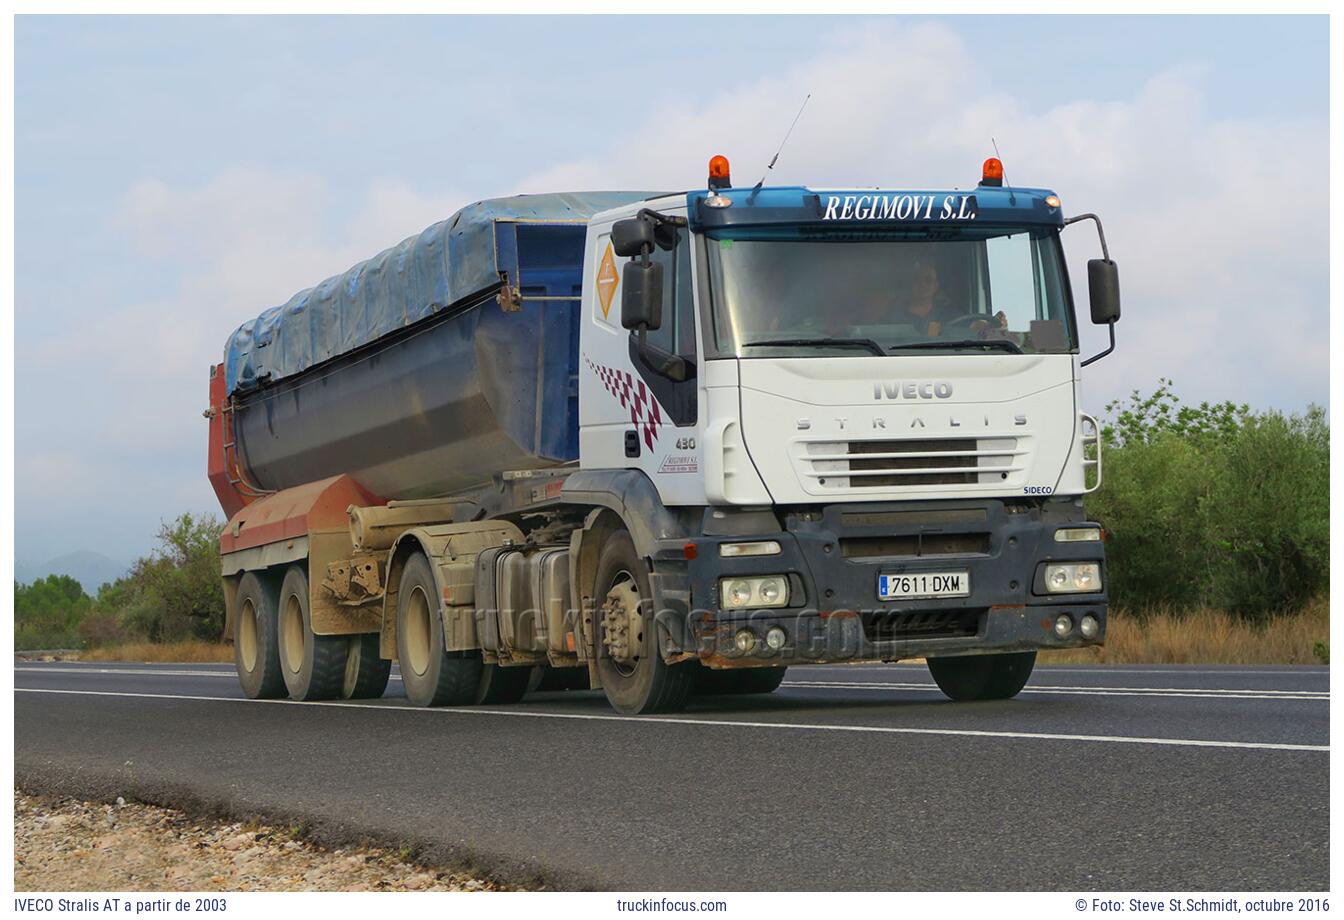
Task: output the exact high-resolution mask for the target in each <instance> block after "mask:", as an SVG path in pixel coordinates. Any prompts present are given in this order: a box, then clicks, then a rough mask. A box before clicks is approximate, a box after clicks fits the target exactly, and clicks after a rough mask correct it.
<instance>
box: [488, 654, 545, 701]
mask: <svg viewBox="0 0 1344 920" xmlns="http://www.w3.org/2000/svg"><path fill="white" fill-rule="evenodd" d="M476 654H477V655H479V654H480V652H476ZM531 679H532V669H531V668H526V667H512V668H501V667H500V666H499V665H497V664H482V665H481V682H480V683H479V684H477V686H476V699H475V702H477V703H516V702H518V701H519V700H521V699H522V698H523V694H524V693H526V692H527V684H528V681H530V680H531Z"/></svg>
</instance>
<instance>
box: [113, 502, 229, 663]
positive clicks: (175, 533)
mask: <svg viewBox="0 0 1344 920" xmlns="http://www.w3.org/2000/svg"><path fill="white" fill-rule="evenodd" d="M220 526H221V525H220V523H219V519H218V518H216V517H215V516H214V515H212V514H206V515H201V516H196V515H192V514H183V515H181V516H179V517H178V518H177V519H176V520H175V521H173V522H172V523H171V524H164V525H163V526H162V528H161V529H160V530H159V548H158V550H157V551H156V552H154V553H153V554H151V555H149V556H146V557H144V558H142V559H138V560H136V563H135V565H133V566H132V567H131V571H130V573H129V574H127V575H126V576H125V577H123V578H119V579H117V580H116V581H115V582H113V583H111V584H107V585H103V587H102V589H101V590H99V592H98V597H97V598H96V599H95V601H94V607H95V608H96V609H97V610H98V611H100V612H102V613H106V614H111V615H112V616H113V617H115V619H116V626H117V631H116V632H117V634H118V638H137V639H145V640H147V641H149V642H176V641H180V640H182V639H206V640H209V641H212V642H213V641H216V640H218V639H219V636H220V633H221V632H223V629H224V590H223V588H222V586H221V584H220V567H219V530H220Z"/></svg>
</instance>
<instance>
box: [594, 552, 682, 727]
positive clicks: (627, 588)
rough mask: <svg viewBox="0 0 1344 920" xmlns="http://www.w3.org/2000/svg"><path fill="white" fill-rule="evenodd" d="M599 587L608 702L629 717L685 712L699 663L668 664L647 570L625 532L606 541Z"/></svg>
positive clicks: (600, 662) (601, 663) (601, 667)
mask: <svg viewBox="0 0 1344 920" xmlns="http://www.w3.org/2000/svg"><path fill="white" fill-rule="evenodd" d="M596 588H597V590H596V591H595V592H594V597H595V598H596V601H597V603H598V605H599V607H598V609H597V611H595V617H594V619H595V620H596V622H595V624H594V625H595V627H596V632H597V637H596V638H597V641H596V645H597V648H596V649H595V650H594V651H595V652H596V654H597V668H598V673H599V674H600V675H601V677H602V689H603V691H604V692H605V693H606V695H607V701H608V702H609V703H611V705H612V708H613V709H615V710H616V711H617V712H621V713H625V714H627V715H643V714H646V713H652V712H675V711H677V710H679V709H681V708H682V707H683V706H685V705H686V700H687V699H688V698H689V697H690V695H691V690H692V688H693V687H694V685H695V670H694V668H695V667H696V663H695V662H693V661H687V662H681V663H679V664H668V663H667V662H665V661H663V656H662V654H661V653H660V651H659V648H658V626H657V623H656V622H655V621H654V610H653V601H652V597H653V593H652V592H651V591H650V590H649V575H648V570H647V569H646V568H645V566H644V561H643V560H642V559H640V558H639V554H638V553H637V552H635V543H634V541H633V540H632V539H630V534H629V533H627V532H626V531H624V530H618V531H616V532H615V533H613V534H611V535H610V536H609V537H607V542H606V544H605V545H604V546H603V547H602V554H601V555H600V556H599V557H598V560H597V580H596Z"/></svg>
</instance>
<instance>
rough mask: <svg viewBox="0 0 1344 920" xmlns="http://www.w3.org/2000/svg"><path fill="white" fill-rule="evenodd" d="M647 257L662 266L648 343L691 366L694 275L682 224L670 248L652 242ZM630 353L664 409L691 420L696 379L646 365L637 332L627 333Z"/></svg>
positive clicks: (674, 416)
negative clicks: (658, 319) (659, 311)
mask: <svg viewBox="0 0 1344 920" xmlns="http://www.w3.org/2000/svg"><path fill="white" fill-rule="evenodd" d="M650 258H651V259H652V260H653V261H654V262H658V263H660V264H661V265H662V266H663V316H662V324H661V325H660V326H659V327H658V328H657V329H650V330H649V331H648V332H647V333H646V337H647V338H646V341H647V342H648V344H649V345H650V346H652V347H653V348H655V349H658V350H659V351H662V352H665V353H667V354H671V355H679V356H681V357H683V358H685V359H686V360H687V361H688V362H689V363H690V364H691V366H694V362H695V357H696V347H695V294H694V292H695V279H694V276H693V275H692V273H691V240H690V234H689V233H688V232H687V230H686V228H685V227H679V228H677V237H676V245H674V246H673V247H672V249H670V250H666V249H662V248H660V247H657V246H655V247H654V250H653V253H652V255H651V256H650ZM630 357H631V360H632V362H633V363H634V365H635V369H636V370H637V371H639V376H640V378H641V379H643V380H644V382H645V384H646V385H647V386H648V387H649V389H651V390H652V391H653V394H654V396H656V397H657V399H658V402H659V403H661V404H662V406H663V407H664V408H665V409H667V411H668V414H669V415H670V416H671V417H672V422H673V423H674V424H676V425H692V424H694V423H695V412H696V382H695V376H694V375H691V376H690V377H689V378H688V379H686V380H683V381H674V380H670V379H668V378H667V377H665V376H663V375H662V374H659V373H658V372H657V371H656V370H654V369H653V368H652V367H650V366H649V365H648V364H647V363H646V362H645V361H644V360H643V359H642V358H641V357H640V356H639V351H638V348H637V333H635V332H631V333H630Z"/></svg>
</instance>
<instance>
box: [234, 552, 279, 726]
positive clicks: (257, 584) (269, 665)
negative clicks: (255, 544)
mask: <svg viewBox="0 0 1344 920" xmlns="http://www.w3.org/2000/svg"><path fill="white" fill-rule="evenodd" d="M275 582H276V580H275V579H274V578H273V577H270V576H267V575H264V574H263V575H258V574H257V573H256V572H247V573H245V574H244V575H243V577H242V580H241V581H239V583H238V596H237V600H236V601H235V609H234V613H233V664H234V668H235V669H236V670H237V671H238V683H240V684H241V685H242V687H243V693H245V694H247V696H248V698H249V699H254V700H273V699H277V698H279V697H282V696H284V695H285V678H284V676H283V675H282V674H281V673H280V649H279V646H278V644H277V639H276V605H277V603H278V602H279V591H278V590H277V589H276V585H275Z"/></svg>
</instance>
